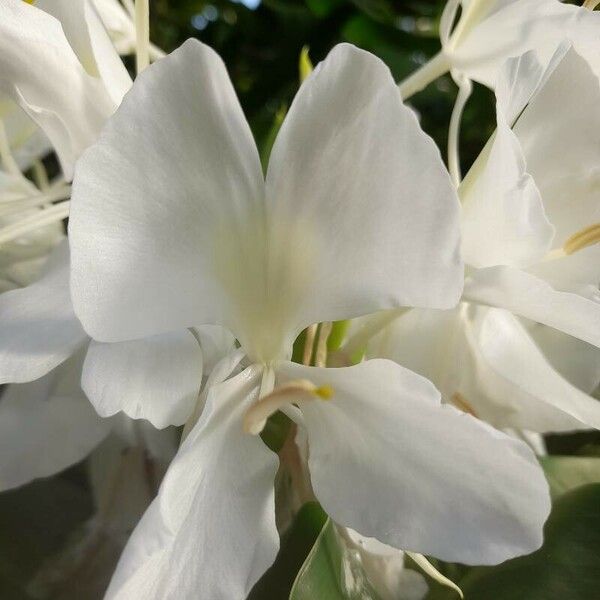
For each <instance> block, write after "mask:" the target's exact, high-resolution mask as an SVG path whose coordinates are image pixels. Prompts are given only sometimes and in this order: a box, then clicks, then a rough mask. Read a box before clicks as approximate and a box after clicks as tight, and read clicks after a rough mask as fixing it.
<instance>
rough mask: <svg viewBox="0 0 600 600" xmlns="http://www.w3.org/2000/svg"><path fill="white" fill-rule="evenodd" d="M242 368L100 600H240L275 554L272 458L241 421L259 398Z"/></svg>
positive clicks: (252, 372)
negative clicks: (246, 432) (244, 428)
mask: <svg viewBox="0 0 600 600" xmlns="http://www.w3.org/2000/svg"><path fill="white" fill-rule="evenodd" d="M260 373H261V370H260V369H259V368H257V367H250V368H249V369H247V370H245V371H243V372H242V373H240V374H239V375H237V376H236V377H234V378H232V379H230V380H228V381H226V382H224V383H222V384H218V385H216V386H214V387H213V388H212V389H211V391H210V393H209V398H208V402H207V406H206V410H205V411H204V413H203V414H202V417H201V418H200V420H199V421H198V423H197V425H196V426H195V428H194V429H193V430H192V432H191V433H190V435H189V436H188V437H187V438H186V440H185V442H184V443H183V445H182V447H181V449H180V451H179V453H178V454H177V456H176V457H175V459H174V460H173V462H172V463H171V466H170V467H169V470H168V471H167V475H166V476H165V479H164V481H163V484H162V486H161V489H160V492H159V495H158V498H157V499H156V500H155V501H154V502H153V504H152V505H151V506H150V508H149V509H148V511H147V512H146V514H145V515H144V517H143V518H142V521H141V522H140V524H139V525H138V526H137V528H136V530H135V531H134V533H133V535H132V537H131V539H130V540H129V543H128V545H127V547H126V549H125V552H124V554H123V556H122V557H121V560H120V563H119V565H118V567H117V571H116V573H115V575H114V576H113V580H112V582H111V585H110V587H109V589H108V592H107V595H106V600H138V599H139V598H141V597H143V598H145V599H147V600H163V599H165V598H178V599H181V600H195V599H196V598H207V599H208V598H210V600H244V599H245V598H246V596H247V594H248V592H249V591H250V589H251V588H252V586H253V585H254V583H256V581H257V580H258V578H259V577H260V576H261V575H262V574H263V572H264V571H265V570H266V569H267V568H268V567H269V566H270V565H271V563H272V562H273V560H274V559H275V555H276V554H277V549H278V546H279V537H278V534H277V530H276V528H275V503H274V492H273V480H274V478H275V473H276V471H277V464H278V461H277V457H276V455H275V454H273V453H272V452H271V451H270V450H268V449H267V448H266V446H265V445H264V444H263V442H262V441H261V439H260V438H259V437H258V436H256V437H255V436H251V435H248V434H245V433H243V431H242V421H243V417H244V413H245V411H246V410H247V408H248V407H249V405H250V404H251V403H252V402H254V401H255V400H256V398H257V394H258V385H259V383H260Z"/></svg>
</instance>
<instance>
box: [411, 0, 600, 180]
mask: <svg viewBox="0 0 600 600" xmlns="http://www.w3.org/2000/svg"><path fill="white" fill-rule="evenodd" d="M590 8H591V9H592V10H589V9H590ZM593 8H594V6H592V5H590V3H587V2H586V3H584V6H574V5H572V4H567V3H563V2H561V1H560V0H448V2H447V3H446V6H445V8H444V12H443V14H442V18H441V21H440V41H441V46H442V47H441V50H440V51H439V52H438V53H437V54H436V55H435V56H434V57H433V58H432V59H431V60H429V61H428V62H426V63H425V64H424V65H423V66H421V67H420V68H419V69H417V70H416V71H415V72H413V73H412V74H411V75H409V76H408V77H407V78H406V79H405V80H404V81H402V82H401V83H400V84H399V89H400V92H401V94H402V97H403V98H404V99H405V100H406V99H408V98H409V97H410V96H412V95H413V94H414V93H416V92H419V91H420V90H422V89H423V88H424V87H426V86H427V85H428V84H429V83H431V82H432V81H434V80H435V79H437V78H438V77H439V76H441V75H443V74H445V73H450V74H451V75H452V78H453V79H454V81H455V83H456V84H457V86H458V94H457V97H456V103H455V105H454V110H453V112H452V118H451V121H450V128H449V132H448V166H449V170H450V174H451V176H452V178H453V180H454V182H455V183H456V184H457V185H458V183H459V181H460V179H461V174H460V165H459V159H458V134H459V127H460V121H461V117H462V112H463V110H464V107H465V105H466V103H467V100H468V98H469V96H470V95H471V91H472V84H471V81H477V82H479V83H482V84H483V85H486V86H487V87H490V88H492V89H493V88H494V85H495V83H496V80H497V79H498V73H499V71H500V69H501V68H502V65H503V64H504V61H505V60H507V59H508V58H510V57H514V56H519V55H521V54H523V53H525V52H527V51H529V50H534V51H535V52H536V53H537V55H538V58H539V60H540V61H541V62H542V64H543V65H547V64H548V63H549V62H550V60H551V59H552V56H553V55H554V52H555V51H556V49H557V47H558V46H559V45H560V44H561V43H562V41H563V40H564V39H565V38H568V39H571V40H573V43H574V44H575V47H576V48H577V51H578V52H580V53H582V54H584V55H585V56H586V58H587V59H588V61H589V62H590V64H591V65H592V68H593V70H594V72H595V74H596V76H597V77H600V60H598V52H597V38H598V35H597V32H598V28H599V27H600V15H599V14H597V13H594V12H593Z"/></svg>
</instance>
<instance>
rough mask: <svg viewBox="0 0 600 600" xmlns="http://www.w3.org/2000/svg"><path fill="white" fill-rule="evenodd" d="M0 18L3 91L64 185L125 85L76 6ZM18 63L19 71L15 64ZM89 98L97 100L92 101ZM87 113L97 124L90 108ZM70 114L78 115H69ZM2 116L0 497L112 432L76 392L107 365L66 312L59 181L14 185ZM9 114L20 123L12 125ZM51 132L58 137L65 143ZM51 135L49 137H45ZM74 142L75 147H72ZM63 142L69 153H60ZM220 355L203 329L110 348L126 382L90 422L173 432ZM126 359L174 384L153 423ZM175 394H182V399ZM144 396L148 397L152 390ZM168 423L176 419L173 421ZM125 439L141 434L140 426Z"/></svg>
mask: <svg viewBox="0 0 600 600" xmlns="http://www.w3.org/2000/svg"><path fill="white" fill-rule="evenodd" d="M0 16H1V18H0V29H1V30H2V42H1V43H6V44H7V45H10V42H11V41H12V42H14V47H11V48H10V49H8V50H7V52H5V53H3V54H2V58H0V63H1V67H0V80H1V82H2V83H1V86H2V90H3V91H4V92H6V93H8V95H9V97H12V98H14V99H15V100H17V101H18V102H19V104H20V105H21V106H22V107H23V109H25V111H27V114H29V115H31V116H32V117H34V118H37V126H39V130H40V131H42V130H44V131H45V132H46V133H47V134H48V137H49V138H50V140H51V141H52V142H53V143H54V144H55V149H56V151H57V153H58V155H59V158H60V157H61V156H62V159H61V160H62V165H63V167H64V168H65V169H66V173H67V174H68V173H69V172H70V170H71V169H72V162H73V161H74V160H75V159H76V158H77V157H78V154H79V152H81V150H82V149H83V148H84V147H86V146H87V145H88V144H89V143H91V142H92V141H93V140H94V139H95V136H96V135H97V133H98V131H99V129H100V127H101V126H102V124H103V122H104V120H105V118H106V117H107V116H108V115H109V114H110V113H111V112H112V111H113V110H114V107H115V106H116V104H117V103H118V102H119V101H120V98H121V97H122V95H123V93H124V91H125V89H126V87H129V86H130V85H131V79H130V78H129V75H127V72H126V71H125V70H124V67H123V65H122V63H121V62H120V60H119V58H118V55H117V54H116V52H115V51H114V49H113V48H112V47H111V46H110V42H109V41H108V38H107V37H106V32H105V30H104V28H103V26H102V24H101V23H100V21H99V20H98V17H97V14H96V12H95V10H94V8H93V6H92V5H91V4H90V3H89V2H87V1H86V0H78V1H77V2H62V1H58V2H45V1H40V2H37V3H36V4H35V6H29V5H26V4H25V3H24V2H12V1H9V0H7V1H6V2H2V3H1V4H0ZM23 56H25V57H27V58H28V59H29V60H31V62H32V64H31V65H29V64H28V65H27V66H28V68H22V67H23V64H22V57H23ZM17 59H19V61H20V62H18V63H17V62H15V61H17ZM38 59H39V61H38ZM36 61H38V63H36ZM15 74H17V75H18V77H16V76H15ZM123 74H124V75H125V77H123ZM61 78H62V79H61ZM125 84H127V86H126V87H125ZM60 94H66V95H67V96H70V98H71V100H72V102H73V106H71V105H68V104H67V105H65V104H64V103H63V100H64V99H63V98H62V97H61V96H60ZM94 94H98V98H97V99H96V100H94V98H93V96H94ZM107 98H109V99H110V101H109V100H107ZM94 102H96V104H97V106H96V108H97V109H99V110H100V112H94V110H93V109H92V108H90V107H93V104H94ZM2 106H3V107H6V106H7V105H6V104H2ZM70 106H71V108H73V110H74V111H75V109H77V110H78V111H79V112H71V111H70V108H69V107H70ZM107 107H110V110H108V108H107ZM55 108H56V110H54V109H55ZM59 108H60V109H61V110H64V112H60V111H59ZM88 108H90V111H87V109H88ZM104 108H106V109H107V110H106V111H104ZM86 111H87V112H86ZM38 113H39V115H38ZM2 114H3V116H4V117H6V121H0V124H2V123H11V124H12V125H13V126H12V127H8V126H7V127H4V128H0V157H1V159H2V166H3V169H4V170H3V171H0V224H2V225H4V227H3V228H2V229H0V275H1V278H2V291H5V290H10V291H7V292H6V293H3V294H2V295H0V384H11V385H9V386H8V387H7V389H6V390H5V391H4V393H3V398H2V402H1V403H0V412H1V413H2V415H1V418H2V432H3V433H2V437H3V441H4V442H5V443H6V446H3V452H2V457H1V460H0V488H1V489H6V488H9V487H14V486H17V485H22V484H23V483H26V482H28V481H30V480H31V479H33V478H35V477H40V476H47V475H50V474H52V473H55V472H57V471H60V470H62V469H64V468H66V467H67V466H69V465H71V464H72V463H73V462H76V461H78V460H81V459H82V458H84V457H85V456H86V455H87V454H88V453H89V451H90V450H91V449H92V448H94V447H95V446H97V444H98V443H99V442H100V441H101V440H102V439H103V438H104V437H106V435H107V432H109V431H114V428H115V422H116V420H115V419H106V418H101V417H100V416H98V415H97V414H96V413H95V412H94V411H93V410H91V406H90V405H89V402H88V401H87V400H86V398H85V395H84V392H83V391H82V389H81V385H80V383H81V369H82V364H84V357H85V355H86V352H87V350H88V349H89V352H90V353H91V354H94V355H97V354H102V355H103V356H105V355H107V353H106V351H105V350H104V349H103V348H102V347H101V346H102V345H101V344H96V343H91V344H90V339H89V336H88V335H87V334H86V333H85V331H84V330H83V328H82V327H81V324H80V323H79V320H78V319H77V317H76V316H75V314H74V312H73V308H72V303H71V298H70V292H69V248H68V242H67V241H66V240H65V236H64V233H63V226H62V223H61V222H60V221H61V220H62V219H64V218H65V217H66V216H67V215H68V205H69V201H68V200H67V198H68V197H69V196H70V185H68V184H67V183H65V181H64V178H58V180H57V181H55V182H48V181H44V180H43V179H44V178H43V177H41V181H40V182H38V186H37V187H36V186H35V185H34V184H33V183H32V182H31V181H29V180H28V179H27V178H26V177H25V176H24V175H23V173H22V172H21V168H26V167H28V166H31V164H29V163H22V162H21V160H19V158H20V156H19V153H18V151H19V143H20V141H22V138H23V135H20V134H19V129H18V127H16V126H14V122H13V121H16V122H17V124H18V123H20V122H21V121H23V119H22V116H23V115H25V114H26V113H24V112H22V109H21V108H20V107H18V106H17V105H16V104H9V105H8V108H7V112H3V113H2ZM15 114H20V115H21V117H20V118H19V119H20V120H19V119H16V118H15V117H14V115H15ZM36 115H37V117H36ZM40 115H41V117H40ZM38 117H39V118H38ZM96 117H98V118H96ZM100 117H102V118H100ZM28 119H29V117H26V118H25V119H24V122H25V124H26V125H27V127H25V126H24V129H23V133H27V135H29V134H30V133H31V131H30V122H29V121H28ZM57 123H60V124H61V127H62V126H64V131H63V130H62V129H60V127H58V125H57ZM55 128H58V130H60V135H53V132H54V133H56V131H55ZM5 134H6V135H5ZM62 134H64V136H63V135H62ZM80 134H81V135H80ZM74 140H79V141H80V142H81V143H80V144H79V142H78V143H75V145H72V143H74ZM63 142H64V143H65V144H67V146H68V148H69V149H68V150H64V149H63V147H62V146H61V144H62V143H63ZM63 150H64V151H63ZM65 156H67V159H64V157H65ZM36 158H37V156H36ZM65 161H66V162H65ZM34 168H35V166H34ZM34 175H35V171H34ZM60 200H62V202H58V204H53V203H54V202H57V201H60ZM21 286H25V287H22V288H21ZM19 288H21V289H19ZM140 342H141V343H142V344H143V347H141V346H139V343H140ZM200 343H202V344H203V346H204V348H205V351H204V352H202V351H201V349H200V345H199V344H200ZM231 343H232V339H231V337H230V336H229V334H226V333H225V332H222V331H221V330H218V331H216V328H212V329H206V328H204V329H202V330H199V331H195V332H189V331H187V330H184V331H182V332H178V333H173V332H171V333H169V335H168V336H166V337H165V336H157V337H155V338H153V339H152V340H139V341H138V342H137V343H136V344H134V345H133V346H129V347H128V348H123V347H122V346H120V345H119V344H115V345H112V346H111V351H112V353H114V354H113V356H112V357H111V356H110V354H111V353H108V358H107V360H112V361H113V362H114V363H116V364H120V365H121V366H122V367H123V371H122V374H123V376H124V375H125V372H126V371H127V379H126V381H121V382H119V381H118V378H117V379H116V380H115V386H112V387H111V386H108V387H105V388H104V389H103V390H102V391H101V392H95V393H94V394H93V396H94V398H96V399H98V398H100V400H99V402H98V403H97V404H96V406H97V408H98V413H99V414H100V415H102V417H109V416H112V415H114V414H115V413H116V412H120V411H121V410H123V412H125V413H129V415H130V416H131V418H134V419H138V418H140V417H142V416H143V417H146V418H147V419H148V420H150V421H151V422H152V423H153V424H154V425H156V426H157V427H159V428H164V427H166V426H167V425H169V424H172V423H176V422H179V424H183V423H184V422H185V421H186V420H187V419H188V418H189V414H190V412H191V411H192V409H193V407H194V405H195V403H196V400H197V395H198V391H199V389H200V385H201V381H202V376H203V365H207V363H208V366H210V363H211V362H212V363H214V362H215V360H214V359H211V356H210V355H211V354H212V355H216V356H219V357H220V355H221V354H220V353H221V348H223V347H224V348H225V350H223V353H225V352H226V351H228V350H229V349H230V344H231ZM221 344H222V345H221ZM203 354H204V355H205V356H204V360H203ZM131 359H133V361H134V362H135V363H137V364H138V365H143V367H142V373H143V377H144V379H145V380H148V377H149V376H151V375H152V373H154V374H158V371H157V369H156V368H154V367H153V366H152V365H153V364H154V363H159V364H160V365H161V366H162V367H163V368H164V367H167V368H168V371H169V374H170V375H171V376H173V377H174V379H175V380H176V381H173V382H171V383H170V384H169V385H168V386H167V385H165V386H163V388H162V389H163V391H165V392H167V394H168V398H162V399H161V400H160V401H159V402H158V403H157V404H156V407H157V409H158V412H153V411H151V410H150V411H149V410H148V408H149V406H150V405H151V404H152V403H151V402H150V404H149V403H148V402H146V403H145V405H144V406H145V410H144V411H143V415H141V414H140V411H139V409H138V406H137V405H138V404H139V402H138V400H136V394H137V393H138V392H139V389H138V388H137V387H136V377H137V380H139V379H141V376H140V374H139V373H138V375H136V366H135V365H134V364H133V363H132V362H131ZM168 365H171V367H168ZM181 369H182V370H181ZM85 372H87V371H85V368H84V373H85ZM163 375H164V372H163ZM158 377H161V376H160V375H159V376H158ZM166 377H167V376H166ZM166 377H165V381H166V380H167V379H166ZM157 381H158V379H157ZM84 383H85V382H84ZM126 383H127V384H129V387H127V385H125V384H126ZM181 385H183V386H184V387H185V388H186V391H183V393H182V394H180V392H182V390H183V388H182V387H181ZM117 386H118V387H119V394H120V396H121V397H122V395H123V394H125V395H129V399H130V402H129V403H127V402H126V403H125V404H123V403H122V402H121V401H120V402H119V403H118V405H117V406H115V404H114V402H113V403H112V404H111V397H112V396H111V395H112V394H114V393H115V389H116V387H117ZM131 386H133V387H131ZM152 389H153V391H154V392H155V393H156V392H157V391H159V389H160V387H159V386H158V385H155V386H153V387H152ZM128 390H129V392H132V393H131V394H130V393H129V392H128ZM176 390H179V391H176ZM159 393H160V392H159ZM23 398H27V401H24V400H22V399H23ZM165 411H166V412H165ZM179 411H183V412H181V413H180V414H179V416H178V415H177V414H176V413H178V412H179ZM121 421H124V422H127V419H126V418H125V417H123V419H121ZM132 427H134V428H138V429H140V428H141V429H143V428H144V425H143V424H139V425H137V424H136V425H132ZM11 434H12V435H11ZM121 437H122V436H121ZM42 446H43V447H45V449H46V452H45V456H44V460H43V461H41V460H39V457H36V453H37V452H38V451H39V448H40V447H42Z"/></svg>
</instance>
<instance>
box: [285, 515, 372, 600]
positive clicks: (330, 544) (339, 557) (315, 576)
mask: <svg viewBox="0 0 600 600" xmlns="http://www.w3.org/2000/svg"><path fill="white" fill-rule="evenodd" d="M289 598H290V600H315V599H316V598H323V599H324V600H325V599H326V600H379V597H378V596H377V594H376V593H375V591H374V590H373V588H372V586H371V584H370V583H369V581H368V579H367V576H366V574H365V572H364V570H363V567H362V564H361V562H360V558H359V556H358V554H357V552H356V551H352V550H349V549H348V548H347V547H346V545H345V543H344V541H343V540H342V539H341V537H340V536H339V534H338V532H337V530H336V528H335V526H334V525H333V523H332V522H331V521H330V520H329V521H327V524H326V525H325V527H324V528H323V530H322V531H321V534H320V535H319V537H318V539H317V541H316V543H315V545H314V547H313V549H312V550H311V552H310V554H309V555H308V558H307V559H306V562H305V563H304V565H302V568H301V569H300V572H299V573H298V576H297V577H296V581H295V582H294V586H293V588H292V592H291V594H290V596H289Z"/></svg>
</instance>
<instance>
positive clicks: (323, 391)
mask: <svg viewBox="0 0 600 600" xmlns="http://www.w3.org/2000/svg"><path fill="white" fill-rule="evenodd" d="M333 392H334V390H333V387H331V386H330V385H320V386H319V387H318V388H315V389H314V391H313V393H314V394H315V395H316V396H319V398H321V400H331V398H333Z"/></svg>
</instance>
